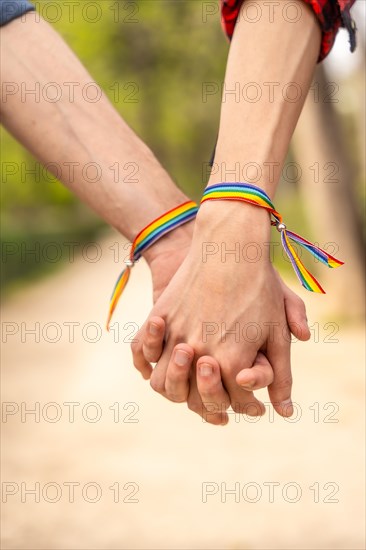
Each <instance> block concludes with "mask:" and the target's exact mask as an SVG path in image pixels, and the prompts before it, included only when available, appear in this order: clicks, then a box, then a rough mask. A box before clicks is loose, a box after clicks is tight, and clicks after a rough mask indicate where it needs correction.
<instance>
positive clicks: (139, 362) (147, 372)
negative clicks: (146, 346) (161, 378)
mask: <svg viewBox="0 0 366 550" xmlns="http://www.w3.org/2000/svg"><path fill="white" fill-rule="evenodd" d="M144 334H145V327H144V326H143V327H142V328H141V329H140V330H139V332H138V333H137V334H136V338H135V339H134V340H133V342H132V344H131V351H132V360H133V364H134V366H135V368H136V369H137V370H138V371H139V372H140V373H141V374H142V376H143V377H144V378H145V380H148V379H149V378H150V376H151V373H152V370H153V369H152V366H151V365H150V363H149V362H148V361H146V359H145V357H144V353H143V349H142V341H143V338H144Z"/></svg>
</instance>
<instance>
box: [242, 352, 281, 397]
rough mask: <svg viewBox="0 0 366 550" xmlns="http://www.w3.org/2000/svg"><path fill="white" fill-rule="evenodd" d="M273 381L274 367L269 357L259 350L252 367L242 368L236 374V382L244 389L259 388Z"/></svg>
mask: <svg viewBox="0 0 366 550" xmlns="http://www.w3.org/2000/svg"><path fill="white" fill-rule="evenodd" d="M272 382H273V369H272V366H271V364H270V362H269V361H268V359H267V357H266V356H265V355H264V354H263V353H261V352H259V353H258V355H257V357H256V358H255V361H254V364H253V366H252V368H250V369H243V370H241V371H240V372H239V373H238V374H237V376H236V383H237V384H238V385H239V386H241V387H242V388H243V389H244V390H249V391H250V390H259V389H261V388H266V387H267V386H269V385H270V384H272Z"/></svg>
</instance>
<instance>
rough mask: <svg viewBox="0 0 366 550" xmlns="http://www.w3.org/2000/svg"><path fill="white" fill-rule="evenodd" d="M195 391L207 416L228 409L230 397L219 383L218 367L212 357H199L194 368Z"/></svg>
mask: <svg viewBox="0 0 366 550" xmlns="http://www.w3.org/2000/svg"><path fill="white" fill-rule="evenodd" d="M196 373H197V389H198V393H199V395H200V396H201V400H202V402H203V405H204V406H205V408H206V410H207V411H208V413H207V416H209V415H210V414H212V413H215V412H223V411H226V409H228V408H229V407H230V397H229V395H228V393H227V391H226V390H225V388H224V386H223V384H222V381H221V371H220V365H219V364H218V362H217V361H216V359H214V358H213V357H209V356H204V357H200V358H199V359H198V361H197V366H196Z"/></svg>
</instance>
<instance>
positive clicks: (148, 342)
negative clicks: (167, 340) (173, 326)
mask: <svg viewBox="0 0 366 550" xmlns="http://www.w3.org/2000/svg"><path fill="white" fill-rule="evenodd" d="M164 335H165V321H164V319H162V318H161V317H151V318H150V319H149V320H148V322H147V328H146V331H145V334H144V338H143V341H142V352H143V354H144V357H145V359H146V361H148V362H149V363H157V362H158V361H159V359H160V356H161V354H162V352H163V347H164Z"/></svg>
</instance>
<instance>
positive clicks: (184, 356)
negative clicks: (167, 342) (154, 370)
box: [174, 349, 189, 367]
mask: <svg viewBox="0 0 366 550" xmlns="http://www.w3.org/2000/svg"><path fill="white" fill-rule="evenodd" d="M174 361H175V363H176V365H178V367H185V366H186V365H187V364H188V362H189V355H188V353H187V352H186V351H183V350H181V349H178V350H177V351H176V352H175V355H174Z"/></svg>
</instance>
